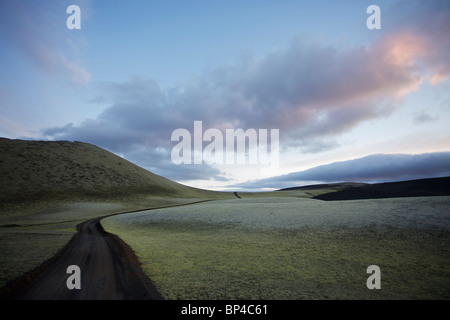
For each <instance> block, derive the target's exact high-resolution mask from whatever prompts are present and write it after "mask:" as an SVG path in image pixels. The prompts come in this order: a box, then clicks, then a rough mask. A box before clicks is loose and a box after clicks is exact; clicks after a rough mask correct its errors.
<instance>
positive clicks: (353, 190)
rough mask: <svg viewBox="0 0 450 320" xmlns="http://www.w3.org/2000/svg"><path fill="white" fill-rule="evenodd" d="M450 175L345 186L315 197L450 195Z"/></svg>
mask: <svg viewBox="0 0 450 320" xmlns="http://www.w3.org/2000/svg"><path fill="white" fill-rule="evenodd" d="M449 195H450V177H442V178H428V179H417V180H408V181H399V182H386V183H376V184H361V185H353V186H352V185H348V186H344V188H343V189H342V190H339V191H335V192H329V193H324V194H320V195H317V196H315V197H313V198H314V199H319V200H327V201H332V200H358V199H380V198H399V197H428V196H449Z"/></svg>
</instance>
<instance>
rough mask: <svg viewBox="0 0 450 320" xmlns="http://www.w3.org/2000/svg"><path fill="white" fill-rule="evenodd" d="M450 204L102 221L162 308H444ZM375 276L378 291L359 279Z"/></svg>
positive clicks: (288, 201)
mask: <svg viewBox="0 0 450 320" xmlns="http://www.w3.org/2000/svg"><path fill="white" fill-rule="evenodd" d="M448 209H449V198H448V197H439V198H415V199H412V198H410V199H407V198H405V199H395V200H392V199H380V200H370V201H347V202H332V203H330V202H322V201H317V200H309V199H298V198H297V199H296V198H261V199H241V200H238V199H236V200H229V201H215V202H210V203H204V204H198V205H192V206H188V207H178V208H170V209H162V210H156V211H148V212H141V213H134V214H127V215H122V216H115V217H110V218H107V219H104V220H102V224H103V226H104V227H105V229H106V230H107V231H110V232H113V233H115V234H118V235H119V236H120V237H121V238H122V239H123V240H124V241H125V242H127V243H128V244H129V245H130V246H131V247H132V248H133V249H134V250H135V252H136V254H137V255H138V256H139V258H140V260H141V262H142V263H143V269H144V271H145V272H146V273H147V275H148V276H149V277H150V278H151V279H152V280H153V281H154V282H155V284H156V286H157V288H158V289H159V290H160V292H161V294H162V295H163V296H164V298H166V299H448V298H450V267H449V266H450V264H449V263H450V251H449V250H450V246H449V245H450V236H449V227H450V226H449V224H448V221H449V214H450V212H449V210H448ZM372 264H375V265H378V266H379V267H380V268H381V285H382V289H381V290H369V289H367V287H366V280H367V277H368V276H369V275H368V274H366V269H367V267H368V266H369V265H372Z"/></svg>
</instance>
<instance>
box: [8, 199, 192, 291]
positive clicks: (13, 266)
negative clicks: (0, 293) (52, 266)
mask: <svg viewBox="0 0 450 320" xmlns="http://www.w3.org/2000/svg"><path fill="white" fill-rule="evenodd" d="M198 200H199V199H190V198H164V197H159V198H158V197H147V198H145V199H144V198H142V197H141V198H137V199H133V198H131V199H129V198H128V199H127V202H125V201H122V202H120V203H114V202H104V201H96V202H93V201H90V202H66V203H63V202H60V201H58V202H53V203H52V202H49V201H42V202H34V203H29V204H26V205H24V204H23V203H22V204H17V205H16V206H14V205H10V206H8V208H2V210H0V211H1V215H0V287H1V286H3V285H5V284H6V283H7V282H9V281H11V280H14V279H15V278H17V277H19V276H21V275H22V274H24V273H26V272H28V271H30V270H33V269H34V268H36V267H38V266H40V265H41V264H42V263H44V262H45V261H47V260H48V259H50V258H52V257H53V256H54V255H55V254H56V253H57V252H58V251H59V250H61V249H62V248H63V247H64V246H65V245H66V244H67V243H68V242H69V240H70V239H71V238H72V237H73V235H74V234H75V233H76V226H77V225H78V224H79V223H81V222H84V221H86V220H89V219H93V218H96V217H101V216H104V215H108V214H113V213H118V212H124V211H129V210H137V209H140V208H155V207H161V206H171V205H180V204H184V203H189V202H195V201H198Z"/></svg>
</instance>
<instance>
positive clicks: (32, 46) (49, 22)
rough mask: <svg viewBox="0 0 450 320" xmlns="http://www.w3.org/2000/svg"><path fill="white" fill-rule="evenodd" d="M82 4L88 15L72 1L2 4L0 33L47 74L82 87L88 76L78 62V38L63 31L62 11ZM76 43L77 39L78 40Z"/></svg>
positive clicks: (5, 2) (64, 14)
mask: <svg viewBox="0 0 450 320" xmlns="http://www.w3.org/2000/svg"><path fill="white" fill-rule="evenodd" d="M74 2H76V3H78V4H79V3H82V8H83V10H84V11H83V12H88V11H89V9H88V7H89V6H88V2H86V1H84V0H76V1H68V0H65V1H51V3H49V2H46V1H29V0H21V1H4V2H2V8H1V10H0V21H1V28H0V33H1V34H2V35H4V36H5V39H8V41H9V42H10V43H12V44H13V45H14V46H15V47H16V48H18V49H19V50H20V51H22V52H23V53H24V54H25V55H26V56H28V57H29V58H30V59H31V61H33V62H34V63H35V64H36V65H37V66H38V67H39V68H40V69H41V70H43V71H44V72H45V73H47V74H49V75H53V76H55V75H64V76H65V77H67V78H68V79H69V81H70V82H71V83H73V84H85V83H87V82H89V81H90V78H91V76H90V74H89V72H88V71H87V70H86V68H85V67H84V66H83V65H82V63H81V58H80V56H79V47H78V46H79V45H77V46H75V45H74V44H75V43H78V44H79V43H80V42H82V41H74V40H73V38H75V37H80V36H79V35H76V34H75V33H74V32H70V31H69V30H67V28H66V25H65V21H66V20H65V19H66V18H67V17H68V15H67V14H66V8H67V6H69V5H70V4H73V3H74ZM78 40H80V39H78Z"/></svg>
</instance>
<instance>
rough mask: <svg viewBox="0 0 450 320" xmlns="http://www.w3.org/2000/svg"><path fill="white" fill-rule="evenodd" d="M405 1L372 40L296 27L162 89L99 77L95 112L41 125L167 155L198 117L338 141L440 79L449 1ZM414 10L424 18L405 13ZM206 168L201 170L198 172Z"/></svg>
mask: <svg viewBox="0 0 450 320" xmlns="http://www.w3.org/2000/svg"><path fill="white" fill-rule="evenodd" d="M408 3H409V2H408ZM405 5H406V6H407V8H410V10H409V11H405V10H403V11H399V12H400V15H401V13H404V12H407V14H408V15H409V16H407V17H406V18H405V17H403V18H402V19H403V20H402V19H400V20H402V21H403V22H404V23H403V24H401V25H400V24H399V25H398V26H397V27H396V28H395V29H394V30H393V31H392V32H390V33H386V34H384V35H382V36H380V37H379V38H378V39H377V40H376V41H375V42H374V43H373V44H372V45H370V46H359V45H356V46H353V47H348V48H345V49H344V48H339V49H338V48H336V47H332V46H326V45H323V44H320V43H311V42H305V41H304V40H303V39H302V38H300V37H297V38H296V39H293V41H292V42H291V43H290V45H289V46H288V47H287V48H283V49H278V50H275V51H273V52H270V53H268V54H267V55H265V56H263V57H247V58H246V59H243V60H241V61H238V62H236V63H235V64H233V65H228V66H223V67H217V68H215V69H213V70H211V71H210V72H207V73H204V74H202V75H199V76H198V77H195V78H193V79H190V80H189V81H187V82H185V83H184V84H182V85H177V86H175V87H172V88H169V89H165V90H163V89H161V88H160V86H159V85H158V84H157V83H156V82H155V81H153V80H151V79H149V78H147V77H144V76H134V77H131V78H130V80H129V81H126V82H121V83H112V82H109V83H102V84H98V87H97V90H98V91H97V92H98V95H97V96H96V97H94V99H93V101H97V102H100V101H102V102H106V103H108V104H109V107H108V108H106V109H105V110H104V111H103V112H102V113H101V114H100V115H99V116H98V117H97V118H95V119H87V120H86V121H84V122H83V123H80V124H69V125H65V126H62V127H58V128H47V129H45V130H44V131H43V134H44V136H45V137H47V138H49V139H67V140H81V141H86V142H91V143H94V144H97V145H99V146H102V147H105V148H107V149H109V150H112V151H114V152H119V153H123V154H124V155H127V154H130V153H132V152H136V150H140V152H141V153H142V154H147V155H148V154H153V155H155V150H164V151H165V155H166V156H167V157H168V154H170V152H169V151H170V149H171V148H172V147H173V145H174V143H173V142H172V141H171V140H170V137H171V133H172V132H173V130H175V129H177V128H186V129H188V130H189V131H191V132H192V130H193V129H192V128H193V122H194V121H195V120H202V121H203V127H204V129H207V128H218V129H220V130H222V131H223V130H225V129H226V128H243V129H244V130H245V129H248V128H255V129H259V128H265V129H280V147H281V148H290V147H294V148H298V150H299V152H321V151H323V150H327V149H328V150H329V148H332V147H336V146H337V145H338V142H337V141H336V138H337V137H339V135H341V134H344V133H346V132H348V131H350V130H351V129H353V128H355V127H357V126H358V125H360V124H362V123H364V122H367V121H370V120H374V119H379V118H383V117H387V116H389V115H390V114H391V113H392V112H394V111H395V109H396V106H397V105H398V102H399V101H400V99H402V97H404V96H405V95H407V94H409V93H411V92H413V91H415V90H417V89H418V88H419V86H420V84H421V83H422V82H423V81H424V80H425V78H426V76H428V77H429V79H435V78H433V77H438V76H437V75H439V80H440V81H443V80H442V79H446V77H447V75H448V73H447V71H448V70H447V69H448V68H449V61H450V59H448V58H449V57H448V52H450V50H448V51H445V50H446V49H448V48H449V46H450V40H449V38H448V36H447V37H446V36H445V32H444V31H446V30H447V31H448V24H449V22H448V21H449V20H448V19H446V18H447V16H448V13H442V8H440V7H441V6H446V5H443V4H442V3H441V2H434V1H430V2H426V4H423V3H422V2H420V4H414V5H408V4H405ZM447 12H450V11H447ZM418 15H420V17H421V20H420V21H421V22H419V25H420V26H423V28H419V27H416V26H415V23H416V22H417V20H409V19H410V18H411V17H416V16H418ZM436 17H438V18H439V19H436ZM428 22H430V23H431V24H432V27H430V26H428V24H427V23H428ZM449 70H450V69H449ZM430 81H432V83H434V84H437V83H438V81H437V80H430ZM165 161H166V163H165V164H163V163H159V164H160V165H163V166H164V168H166V170H167V172H170V170H171V169H170V163H169V161H170V159H169V158H166V160H165ZM166 164H167V166H166ZM173 168H175V167H173ZM173 168H172V170H173V171H176V169H173ZM190 168H192V166H191V167H190ZM193 170H195V169H193ZM180 171H181V170H180ZM210 173H211V172H210V171H208V170H205V172H204V174H203V175H202V176H203V177H205V178H207V174H210ZM213 176H214V177H216V178H218V179H219V178H220V177H221V176H220V173H219V172H217V171H216V172H215V173H213Z"/></svg>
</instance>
